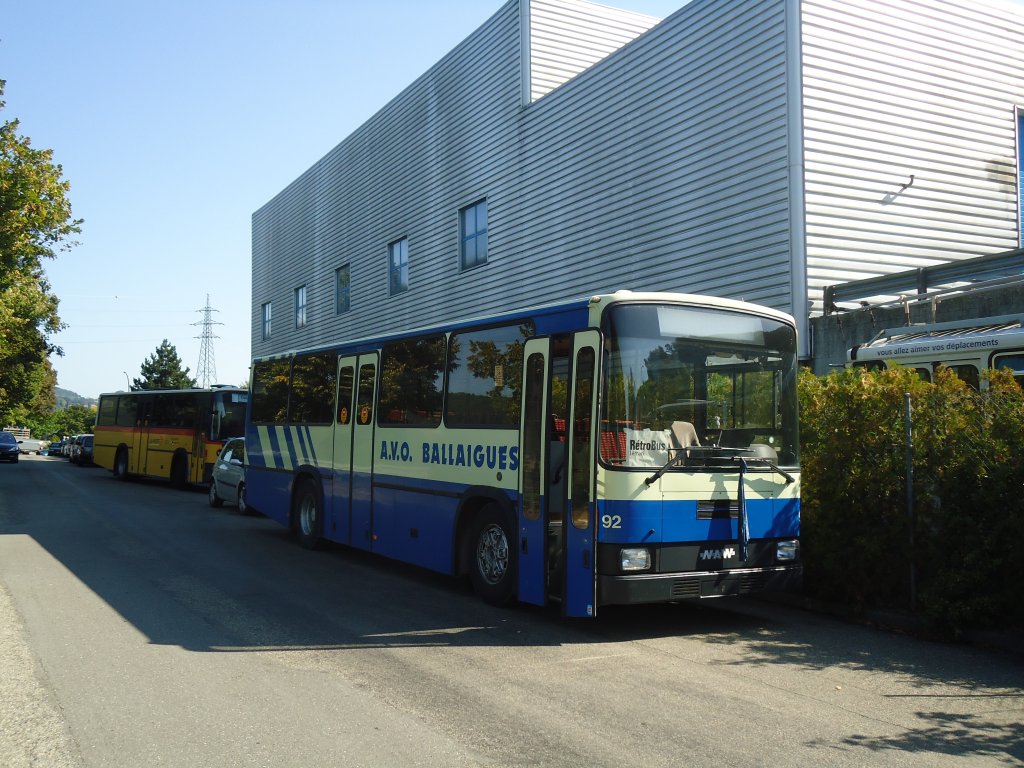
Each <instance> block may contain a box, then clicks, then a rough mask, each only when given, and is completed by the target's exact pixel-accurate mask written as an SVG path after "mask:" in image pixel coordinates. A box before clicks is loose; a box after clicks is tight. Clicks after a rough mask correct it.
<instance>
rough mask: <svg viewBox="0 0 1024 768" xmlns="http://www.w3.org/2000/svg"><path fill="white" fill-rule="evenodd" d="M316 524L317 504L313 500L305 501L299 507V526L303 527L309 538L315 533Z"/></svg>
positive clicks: (303, 531)
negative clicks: (314, 526)
mask: <svg viewBox="0 0 1024 768" xmlns="http://www.w3.org/2000/svg"><path fill="white" fill-rule="evenodd" d="M315 522H316V504H315V503H314V502H313V500H312V499H308V498H306V499H303V500H302V506H300V507H299V525H300V526H302V533H303V534H304V535H306V536H309V535H310V534H312V533H313V525H314V523H315Z"/></svg>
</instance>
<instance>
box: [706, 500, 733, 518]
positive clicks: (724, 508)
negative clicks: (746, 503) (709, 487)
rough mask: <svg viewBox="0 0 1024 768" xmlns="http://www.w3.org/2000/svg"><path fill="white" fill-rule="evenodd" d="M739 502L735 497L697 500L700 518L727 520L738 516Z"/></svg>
mask: <svg viewBox="0 0 1024 768" xmlns="http://www.w3.org/2000/svg"><path fill="white" fill-rule="evenodd" d="M739 513H740V505H739V502H738V501H736V500H735V499H707V500H705V501H698V502H697V519H698V520H727V519H729V518H733V517H738V516H739Z"/></svg>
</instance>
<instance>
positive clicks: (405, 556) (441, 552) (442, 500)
mask: <svg viewBox="0 0 1024 768" xmlns="http://www.w3.org/2000/svg"><path fill="white" fill-rule="evenodd" d="M458 503H459V499H458V497H456V496H454V495H449V494H443V495H442V494H431V493H429V492H427V493H425V492H423V491H418V490H413V489H406V488H396V487H393V486H383V485H377V486H376V487H375V488H374V491H373V547H372V549H373V551H374V552H376V553H378V554H381V555H384V556H385V557H391V558H394V559H395V560H401V561H402V562H404V563H412V564H413V565H419V566H422V567H424V568H429V569H430V570H432V571H439V572H441V573H448V574H450V573H452V568H453V563H454V558H453V556H452V541H453V535H454V529H455V516H456V512H457V511H458Z"/></svg>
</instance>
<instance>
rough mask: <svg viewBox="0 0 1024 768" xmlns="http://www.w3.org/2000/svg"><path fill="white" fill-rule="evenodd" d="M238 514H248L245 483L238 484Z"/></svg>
mask: <svg viewBox="0 0 1024 768" xmlns="http://www.w3.org/2000/svg"><path fill="white" fill-rule="evenodd" d="M238 514H240V515H247V514H249V506H248V505H247V504H246V503H245V483H239V484H238Z"/></svg>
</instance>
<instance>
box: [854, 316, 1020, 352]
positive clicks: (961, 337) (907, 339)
mask: <svg viewBox="0 0 1024 768" xmlns="http://www.w3.org/2000/svg"><path fill="white" fill-rule="evenodd" d="M1022 346H1024V316H1020V315H1001V316H999V317H982V318H977V319H975V320H957V321H951V322H945V323H931V324H928V325H910V326H903V327H898V328H886V329H883V330H882V331H880V332H879V333H878V334H876V335H875V337H874V338H873V339H871V341H869V342H867V343H865V344H858V345H856V346H854V347H853V348H852V349H850V351H849V353H848V358H849V359H850V360H851V361H854V360H876V359H878V358H880V357H887V358H891V357H893V356H894V355H899V356H901V357H904V356H905V357H912V356H915V355H920V354H932V355H934V354H936V353H944V354H946V355H948V354H950V353H957V352H971V351H974V352H975V353H977V352H979V351H983V350H992V351H998V350H1000V349H1007V348H1020V347H1022Z"/></svg>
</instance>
